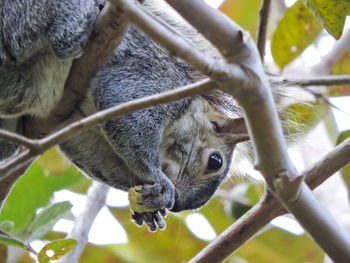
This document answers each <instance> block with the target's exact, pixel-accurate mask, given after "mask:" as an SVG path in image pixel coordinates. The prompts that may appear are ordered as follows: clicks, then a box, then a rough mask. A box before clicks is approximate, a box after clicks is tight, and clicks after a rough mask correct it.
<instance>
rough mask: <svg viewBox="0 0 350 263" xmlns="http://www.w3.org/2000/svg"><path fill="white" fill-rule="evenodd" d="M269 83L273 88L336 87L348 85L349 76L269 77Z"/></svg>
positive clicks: (349, 82)
mask: <svg viewBox="0 0 350 263" xmlns="http://www.w3.org/2000/svg"><path fill="white" fill-rule="evenodd" d="M269 81H270V83H271V85H275V86H299V87H308V86H337V85H350V75H326V76H324V75H322V76H312V77H305V78H292V77H270V78H269Z"/></svg>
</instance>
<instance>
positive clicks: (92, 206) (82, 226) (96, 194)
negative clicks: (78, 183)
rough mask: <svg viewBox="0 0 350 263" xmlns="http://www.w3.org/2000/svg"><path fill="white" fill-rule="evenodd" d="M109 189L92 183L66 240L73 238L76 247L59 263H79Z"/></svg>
mask: <svg viewBox="0 0 350 263" xmlns="http://www.w3.org/2000/svg"><path fill="white" fill-rule="evenodd" d="M108 191H109V188H108V186H106V185H103V184H101V183H98V182H93V183H92V185H91V186H90V188H89V190H88V193H87V196H86V205H85V209H84V211H83V212H82V213H81V214H80V215H79V216H78V217H77V218H76V219H75V222H74V227H73V229H72V231H71V233H70V234H69V235H68V236H67V238H74V239H75V240H77V241H78V245H77V246H76V247H75V248H74V249H72V251H70V252H69V253H68V254H67V255H66V256H65V257H63V258H62V259H61V260H59V261H58V262H59V263H73V262H74V263H75V262H78V261H79V258H80V255H81V254H82V253H83V250H84V248H85V246H86V243H87V242H88V237H89V232H90V229H91V226H92V224H93V223H94V220H95V218H96V216H97V214H98V213H99V212H100V210H101V209H102V208H103V207H104V206H105V204H106V198H107V194H108Z"/></svg>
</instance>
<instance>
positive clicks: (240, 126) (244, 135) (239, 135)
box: [213, 117, 249, 145]
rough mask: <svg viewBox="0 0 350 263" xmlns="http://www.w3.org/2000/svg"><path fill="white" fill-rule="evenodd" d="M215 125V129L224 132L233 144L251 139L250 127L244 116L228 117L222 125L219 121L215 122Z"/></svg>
mask: <svg viewBox="0 0 350 263" xmlns="http://www.w3.org/2000/svg"><path fill="white" fill-rule="evenodd" d="M213 125H214V126H215V131H216V132H218V133H222V134H223V135H224V136H225V137H226V138H227V139H228V141H229V143H230V144H231V145H236V144H237V143H240V142H244V141H248V140H249V134H248V129H247V126H246V124H245V121H244V118H243V117H240V118H232V119H226V121H225V122H224V123H221V125H219V124H218V123H213Z"/></svg>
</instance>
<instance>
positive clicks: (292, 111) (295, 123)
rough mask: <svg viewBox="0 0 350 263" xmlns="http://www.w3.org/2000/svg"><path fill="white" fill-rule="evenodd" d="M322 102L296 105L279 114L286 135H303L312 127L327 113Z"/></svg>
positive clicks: (327, 107)
mask: <svg viewBox="0 0 350 263" xmlns="http://www.w3.org/2000/svg"><path fill="white" fill-rule="evenodd" d="M328 110H329V105H328V104H326V103H324V102H309V103H296V104H293V105H291V106H288V107H287V108H285V109H284V110H283V112H282V113H281V116H280V118H281V120H282V123H284V129H285V130H286V133H287V134H298V133H305V132H307V131H308V130H310V129H311V128H312V127H314V126H315V125H316V124H317V123H318V122H319V121H320V120H321V119H322V118H323V117H324V116H325V115H326V113H327V112H328Z"/></svg>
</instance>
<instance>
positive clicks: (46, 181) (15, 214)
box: [0, 163, 84, 233]
mask: <svg viewBox="0 0 350 263" xmlns="http://www.w3.org/2000/svg"><path fill="white" fill-rule="evenodd" d="M83 178H84V176H83V175H81V174H80V173H77V172H76V171H75V170H68V171H66V172H64V173H62V174H60V175H54V176H53V175H51V174H48V173H45V171H44V169H43V168H41V167H40V166H39V165H38V164H37V163H35V164H34V165H32V167H31V168H30V169H29V170H28V171H27V173H26V174H25V175H24V176H22V178H21V179H20V180H19V181H18V182H17V183H16V185H15V186H14V187H13V189H12V191H11V193H10V195H9V197H8V198H7V200H6V202H5V204H4V207H3V209H2V210H1V214H0V221H3V220H10V221H13V222H14V223H15V226H14V228H13V230H12V231H13V232H15V233H19V232H22V231H24V229H25V228H26V227H27V226H28V224H29V223H30V222H31V221H32V219H33V218H34V216H35V212H36V210H37V209H38V208H40V207H44V206H46V205H47V203H48V201H49V199H50V198H51V197H52V194H53V192H55V191H58V190H60V189H62V188H65V187H67V186H70V185H73V184H76V183H79V182H80V181H81V180H82V179H83Z"/></svg>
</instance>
